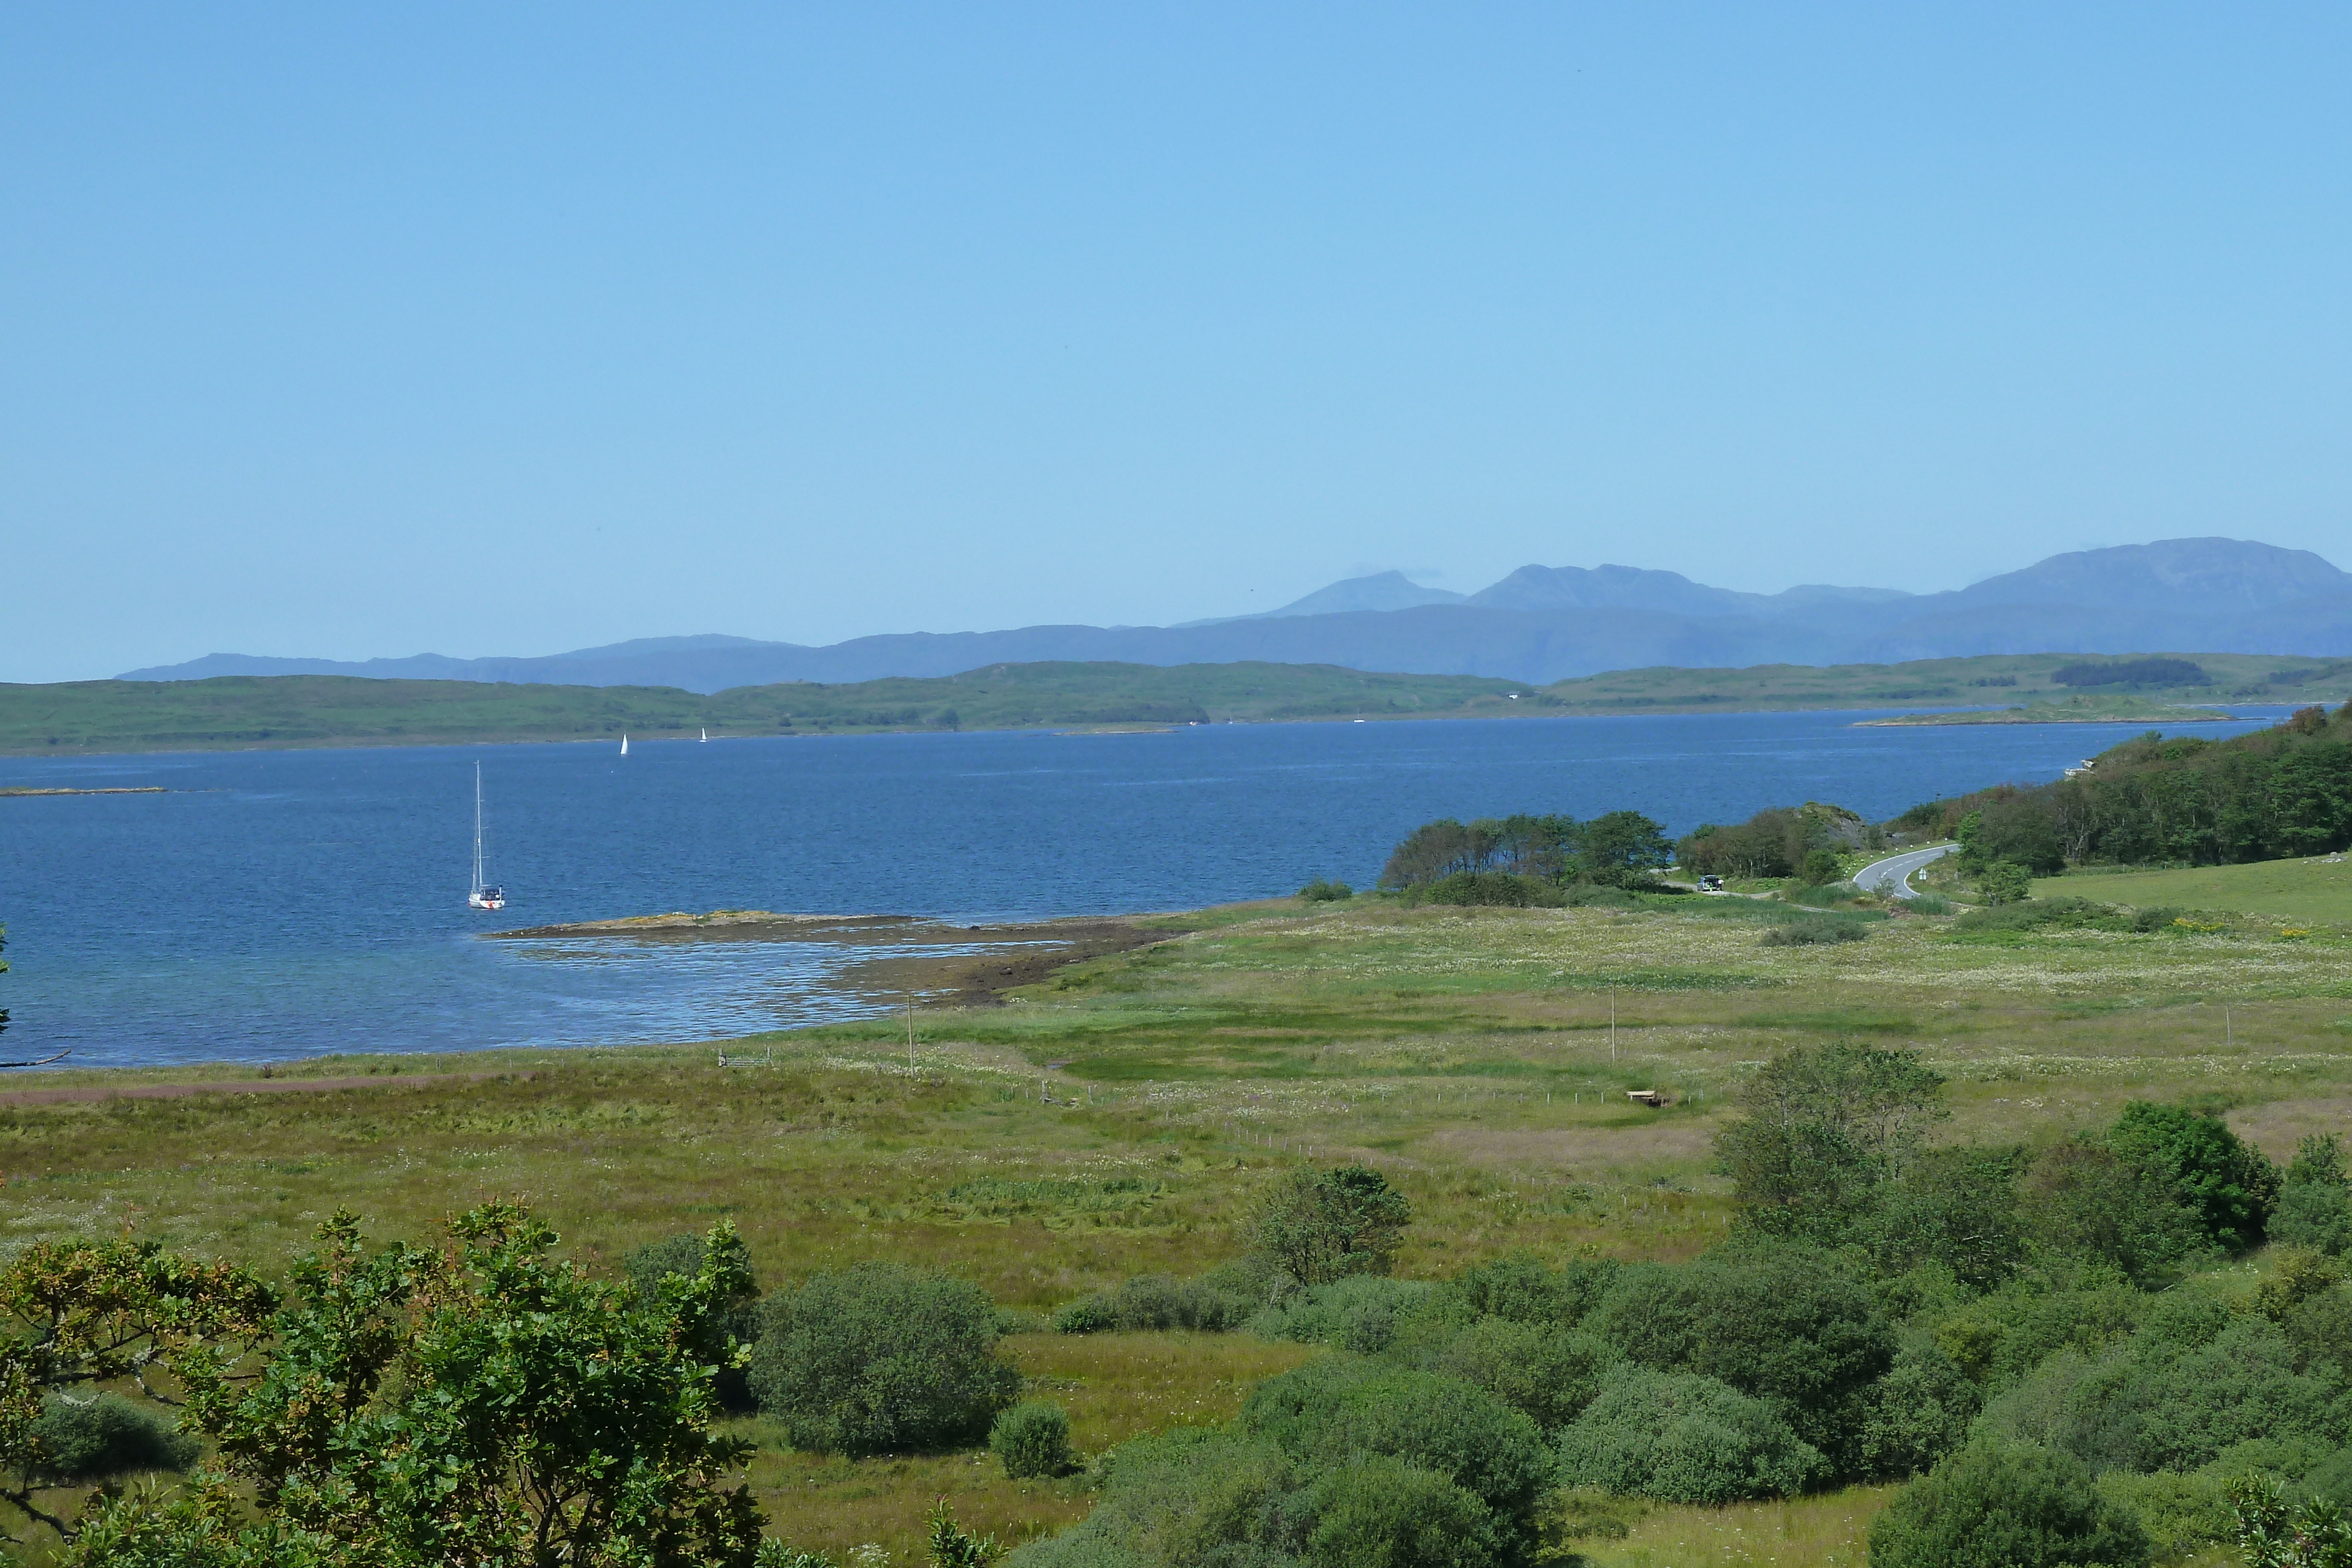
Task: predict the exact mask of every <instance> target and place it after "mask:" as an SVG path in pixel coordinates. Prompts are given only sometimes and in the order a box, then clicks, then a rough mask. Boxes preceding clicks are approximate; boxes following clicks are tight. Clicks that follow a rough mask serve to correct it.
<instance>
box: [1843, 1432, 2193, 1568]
mask: <svg viewBox="0 0 2352 1568" xmlns="http://www.w3.org/2000/svg"><path fill="white" fill-rule="evenodd" d="M2147 1560H2148V1542H2147V1533H2146V1532H2145V1531H2142V1530H2141V1529H2140V1526H2139V1521H2137V1519H2135V1518H2133V1517H2132V1516H2131V1514H2129V1513H2128V1512H2126V1511H2124V1510H2123V1509H2121V1508H2118V1507H2116V1505H2115V1504H2114V1503H2111V1502H2109V1501H2107V1500H2105V1498H2102V1497H2101V1496H2100V1495H2099V1493H2098V1490H2097V1489H2096V1488H2095V1486H2094V1485H2093V1484H2092V1481H2091V1473H2090V1471H2089V1470H2088V1469H2084V1466H2083V1464H2082V1462H2081V1461H2080V1460H2078V1459H2075V1458H2072V1457H2071V1456H2068V1455H2065V1454H2056V1453H2052V1452H2050V1451H2049V1450H2048V1449H2046V1448H2032V1447H2027V1446H2004V1445H1994V1444H1977V1445H1972V1446H1971V1447H1969V1448H1965V1449H1963V1450H1961V1451H1960V1452H1959V1453H1958V1454H1955V1455H1953V1456H1952V1457H1951V1458H1948V1459H1946V1460H1945V1461H1944V1462H1943V1463H1941V1464H1939V1465H1937V1467H1936V1468H1935V1469H1934V1470H1932V1471H1930V1472H1929V1473H1928V1474H1927V1476H1926V1477H1924V1478H1923V1479H1919V1480H1916V1481H1913V1482H1912V1483H1911V1484H1910V1485H1909V1486H1907V1487H1905V1488H1904V1489H1903V1490H1901V1491H1899V1492H1897V1493H1896V1494H1895V1500H1894V1501H1892V1502H1891V1503H1889V1504H1887V1506H1886V1510H1885V1512H1883V1513H1881V1514H1880V1515H1879V1516H1878V1517H1877V1518H1876V1519H1875V1520H1874V1521H1871V1526H1870V1563H1871V1568H2092V1565H2094V1564H2095V1565H2097V1568H2138V1565H2139V1564H2143V1563H2147Z"/></svg>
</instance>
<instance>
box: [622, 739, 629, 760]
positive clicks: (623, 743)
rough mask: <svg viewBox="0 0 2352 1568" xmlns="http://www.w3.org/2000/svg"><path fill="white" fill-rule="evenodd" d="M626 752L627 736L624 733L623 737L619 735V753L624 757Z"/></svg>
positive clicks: (627, 751) (627, 750) (627, 747)
mask: <svg viewBox="0 0 2352 1568" xmlns="http://www.w3.org/2000/svg"><path fill="white" fill-rule="evenodd" d="M628 754H629V737H627V736H625V735H624V736H623V737H621V755H622V756H624V757H626V756H627V755H628Z"/></svg>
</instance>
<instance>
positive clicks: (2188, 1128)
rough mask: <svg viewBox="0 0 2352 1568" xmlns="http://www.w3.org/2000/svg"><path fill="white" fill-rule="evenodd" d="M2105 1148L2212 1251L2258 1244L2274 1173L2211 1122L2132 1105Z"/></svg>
mask: <svg viewBox="0 0 2352 1568" xmlns="http://www.w3.org/2000/svg"><path fill="white" fill-rule="evenodd" d="M2106 1145H2107V1146H2108V1147H2109V1148H2111V1149H2113V1150H2114V1151H2115V1152H2116V1155H2118V1156H2119V1157H2120V1158H2122V1159H2123V1160H2125V1161H2126V1162H2127V1163H2128V1164H2130V1165H2131V1166H2132V1167H2133V1168H2134V1169H2136V1170H2137V1171H2139V1172H2141V1173H2142V1174H2143V1175H2145V1176H2147V1177H2149V1178H2150V1179H2152V1180H2154V1181H2157V1182H2158V1183H2160V1184H2162V1185H2164V1186H2166V1187H2168V1189H2169V1190H2170V1192H2171V1194H2172V1195H2173V1197H2174V1198H2175V1199H2176V1201H2178V1202H2179V1203H2180V1204H2181V1205H2183V1206H2184V1207H2187V1208H2188V1209H2189V1212H2190V1213H2191V1214H2192V1215H2194V1216H2195V1217H2196V1218H2197V1220H2198V1223H2199V1224H2200V1226H2201V1227H2202V1228H2203V1229H2204V1232H2205V1234H2206V1236H2207V1237H2208V1238H2209V1239H2210V1240H2211V1241H2212V1242H2213V1243H2214V1244H2215V1245H2217V1246H2221V1247H2227V1248H2231V1249H2243V1248H2247V1247H2252V1246H2254V1245H2256V1244H2258V1243H2259V1242H2260V1241H2261V1240H2262V1239H2263V1224H2264V1222H2265V1221H2266V1220H2267V1219H2268V1218H2270V1209H2271V1204H2272V1202H2273V1199H2274V1198H2275V1197H2276V1195H2277V1192H2278V1173H2277V1171H2276V1170H2275V1169H2274V1168H2273V1166H2272V1165H2271V1162H2270V1161H2269V1159H2268V1158H2266V1157H2265V1156H2264V1155H2263V1152H2262V1151H2261V1150H2260V1149H2256V1148H2253V1147H2251V1146H2250V1145H2246V1144H2244V1143H2242V1142H2241V1141H2240V1140H2239V1137H2238V1134H2235V1133H2233V1132H2231V1130H2230V1127H2229V1124H2227V1123H2225V1122H2223V1121H2222V1120H2221V1118H2220V1117H2219V1116H2209V1115H2207V1114H2205V1113H2203V1112H2201V1111H2190V1110H2185V1109H2183V1108H2181V1107H2179V1106H2177V1105H2158V1104H2157V1103H2154V1102H2152V1101H2147V1100H2135V1101H2133V1102H2132V1103H2130V1104H2128V1105H2126V1106H2125V1107H2124V1109H2123V1113H2122V1114H2121V1115H2119V1116H2117V1117H2116V1122H2115V1125H2113V1126H2112V1127H2110V1128H2108V1129H2107V1134H2106Z"/></svg>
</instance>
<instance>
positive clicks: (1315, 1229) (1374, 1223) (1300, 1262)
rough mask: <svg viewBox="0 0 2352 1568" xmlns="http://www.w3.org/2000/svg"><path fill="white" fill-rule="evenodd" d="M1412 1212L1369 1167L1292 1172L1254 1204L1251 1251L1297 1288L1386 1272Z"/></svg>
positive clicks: (1383, 1177) (1399, 1196) (1379, 1174)
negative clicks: (1272, 1264)
mask: <svg viewBox="0 0 2352 1568" xmlns="http://www.w3.org/2000/svg"><path fill="white" fill-rule="evenodd" d="M1411 1219H1412V1207H1411V1206H1410V1205H1408V1204H1407V1203H1406V1202H1405V1199H1404V1195H1403V1194H1402V1193H1401V1192H1398V1191H1397V1190H1396V1189H1395V1188H1394V1187H1391V1186H1389V1183H1388V1178H1387V1177H1386V1176H1382V1175H1381V1173H1380V1172H1378V1171H1376V1170H1374V1169H1372V1168H1371V1167H1370V1166H1362V1165H1352V1166H1337V1167H1336V1168H1333V1169H1330V1170H1297V1171H1293V1172H1292V1173H1291V1174H1290V1175H1289V1176H1286V1177H1284V1178H1283V1180H1282V1181H1280V1182H1279V1183H1277V1184H1276V1186H1275V1188H1274V1190H1273V1191H1272V1192H1270V1193H1268V1194H1267V1195H1266V1197H1265V1199H1264V1200H1263V1201H1262V1202H1261V1203H1260V1204H1259V1205H1258V1207H1257V1213H1256V1216H1255V1224H1254V1226H1253V1239H1254V1243H1255V1248H1256V1249H1257V1250H1258V1251H1260V1252H1262V1253H1264V1254H1265V1256H1267V1257H1268V1258H1271V1259H1273V1260H1274V1261H1275V1262H1276V1263H1277V1264H1279V1265H1280V1266H1281V1267H1282V1269H1283V1270H1284V1271H1285V1272H1286V1273H1288V1274H1289V1276H1290V1277H1291V1278H1292V1279H1294V1280H1296V1281H1298V1282H1299V1283H1300V1284H1302V1285H1320V1284H1324V1283H1327V1282H1328V1281H1333V1280H1337V1279H1339V1278H1341V1277H1343V1276H1345V1275H1349V1274H1385V1273H1387V1272H1388V1270H1389V1263H1390V1260H1392V1259H1393V1258H1394V1257H1395V1256H1396V1249H1397V1247H1398V1245H1399V1243H1400V1242H1402V1240H1403V1238H1404V1228H1405V1226H1406V1225H1407V1223H1409V1222H1410V1221H1411Z"/></svg>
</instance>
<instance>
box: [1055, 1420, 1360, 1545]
mask: <svg viewBox="0 0 2352 1568" xmlns="http://www.w3.org/2000/svg"><path fill="white" fill-rule="evenodd" d="M1312 1479H1313V1478H1312V1477H1311V1476H1302V1475H1301V1474H1300V1467H1299V1466H1298V1464H1297V1461H1295V1460H1294V1459H1293V1458H1291V1457H1290V1456H1289V1455H1287V1454H1286V1453H1285V1452H1284V1451H1283V1450H1282V1449H1281V1448H1278V1447H1277V1446H1276V1445H1275V1444H1274V1443H1273V1442H1271V1441H1269V1440H1267V1439H1265V1438H1263V1437H1247V1436H1244V1435H1243V1434H1241V1433H1238V1432H1234V1431H1232V1430H1230V1429H1226V1428H1221V1427H1176V1428H1174V1429H1172V1430H1171V1431H1168V1432H1163V1433H1160V1434H1159V1435H1157V1436H1153V1437H1139V1438H1137V1439H1135V1440H1134V1441H1133V1442H1130V1443H1127V1444H1124V1445H1122V1446H1121V1447H1120V1448H1119V1449H1118V1453H1117V1455H1116V1456H1115V1458H1113V1460H1112V1463H1111V1465H1110V1468H1109V1473H1108V1476H1107V1477H1106V1478H1105V1481H1104V1486H1103V1491H1102V1498H1101V1500H1100V1501H1099V1502H1097V1504H1096V1505H1095V1508H1094V1511H1093V1512H1091V1513H1089V1514H1088V1515H1087V1517H1086V1519H1085V1520H1083V1521H1080V1522H1079V1524H1078V1525H1077V1526H1076V1528H1075V1529H1072V1530H1068V1531H1064V1532H1063V1533H1062V1534H1060V1535H1057V1536H1055V1537H1053V1538H1052V1539H1050V1540H1046V1541H1040V1542H1034V1543H1033V1544H1031V1545H1027V1546H1024V1547H1023V1548H1021V1549H1020V1550H1019V1551H1018V1552H1015V1553H1014V1554H1013V1558H1012V1562H1013V1563H1018V1564H1019V1565H1020V1568H1137V1565H1138V1564H1143V1565H1147V1568H1174V1565H1176V1564H1191V1563H1265V1564H1266V1565H1267V1568H1276V1565H1278V1564H1283V1563H1286V1561H1288V1560H1289V1559H1291V1558H1292V1557H1295V1556H1296V1554H1297V1551H1298V1549H1299V1548H1300V1547H1301V1546H1302V1545H1303V1544H1304V1543H1303V1542H1301V1541H1300V1540H1299V1536H1300V1534H1301V1533H1302V1531H1301V1529H1300V1526H1301V1522H1302V1521H1301V1519H1300V1517H1299V1516H1300V1515H1301V1514H1302V1513H1304V1514H1306V1515H1307V1520H1309V1521H1311V1519H1312V1517H1313V1515H1312V1512H1311V1511H1309V1510H1307V1509H1304V1508H1302V1507H1300V1506H1299V1504H1300V1502H1302V1501H1303V1500H1302V1499H1300V1497H1299V1493H1300V1491H1301V1490H1302V1485H1303V1484H1305V1483H1311V1481H1312Z"/></svg>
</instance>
